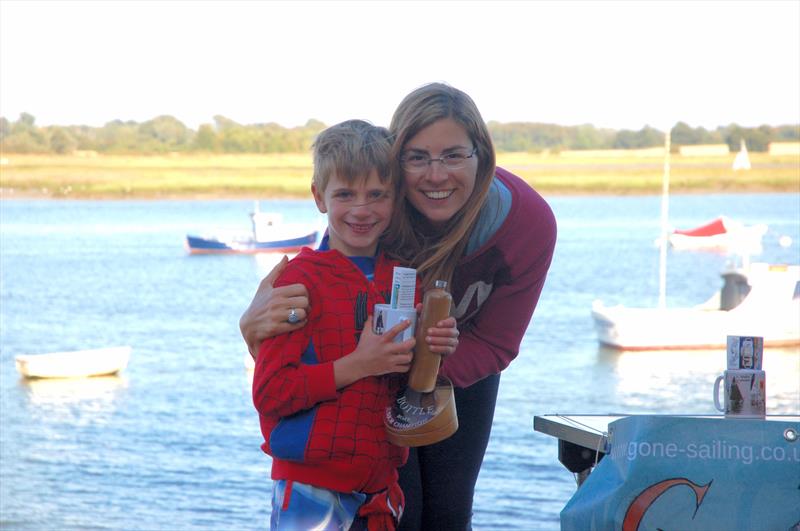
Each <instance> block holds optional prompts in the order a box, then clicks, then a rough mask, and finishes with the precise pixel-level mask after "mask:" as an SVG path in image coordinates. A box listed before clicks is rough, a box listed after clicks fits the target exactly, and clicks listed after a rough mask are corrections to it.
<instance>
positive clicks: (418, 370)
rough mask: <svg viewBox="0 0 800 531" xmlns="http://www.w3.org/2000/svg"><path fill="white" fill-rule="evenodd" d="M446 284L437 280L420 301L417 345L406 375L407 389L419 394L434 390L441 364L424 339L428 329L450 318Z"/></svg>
mask: <svg viewBox="0 0 800 531" xmlns="http://www.w3.org/2000/svg"><path fill="white" fill-rule="evenodd" d="M446 288H447V282H446V281H444V280H437V281H436V282H434V287H433V288H431V289H429V290H428V291H426V292H425V296H424V297H423V299H422V316H421V317H420V325H419V326H418V327H417V344H416V347H415V348H414V360H413V361H412V362H411V370H410V371H409V373H408V387H410V388H411V389H413V390H414V391H417V392H419V393H430V392H431V391H433V390H434V389H435V388H436V375H437V374H438V373H439V365H440V364H441V362H442V356H441V354H437V353H435V352H431V351H430V349H429V348H428V342H427V341H425V337H426V336H427V335H428V329H429V328H431V327H433V326H435V325H436V323H438V322H439V321H441V320H442V319H447V318H448V317H449V316H450V306H451V304H452V302H453V297H452V295H450V293H448V292H447V290H446Z"/></svg>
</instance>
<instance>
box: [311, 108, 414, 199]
mask: <svg viewBox="0 0 800 531" xmlns="http://www.w3.org/2000/svg"><path fill="white" fill-rule="evenodd" d="M311 147H312V150H313V157H314V174H313V177H312V180H313V183H314V185H315V186H316V187H317V189H318V190H320V191H321V192H324V191H325V188H326V187H327V186H328V182H329V181H330V178H331V176H332V175H337V176H338V177H339V179H342V180H343V181H345V182H346V183H348V184H353V182H355V181H356V180H357V179H367V178H368V177H369V174H370V172H372V170H375V171H376V172H377V173H378V178H379V179H380V181H381V183H386V182H389V181H391V180H392V179H393V175H392V172H391V165H390V156H391V149H392V144H391V142H390V140H389V131H388V130H387V129H386V128H384V127H378V126H376V125H372V124H371V123H369V122H366V121H364V120H347V121H345V122H342V123H339V124H336V125H332V126H330V127H328V128H327V129H325V130H324V131H322V132H321V133H320V134H319V136H317V138H316V140H314V143H313V144H312V146H311ZM394 181H395V183H394V184H395V187H394V188H395V189H397V188H399V187H400V179H398V178H394ZM393 192H394V195H395V197H396V195H397V193H396V192H397V190H393Z"/></svg>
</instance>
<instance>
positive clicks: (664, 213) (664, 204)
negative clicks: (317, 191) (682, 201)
mask: <svg viewBox="0 0 800 531" xmlns="http://www.w3.org/2000/svg"><path fill="white" fill-rule="evenodd" d="M671 135H672V128H671V127H667V132H666V134H665V135H664V177H663V178H662V180H661V240H660V241H661V248H660V254H659V261H658V307H659V308H666V306H667V246H668V239H669V235H668V234H667V231H668V230H669V229H668V226H667V225H668V223H669V150H670V136H671Z"/></svg>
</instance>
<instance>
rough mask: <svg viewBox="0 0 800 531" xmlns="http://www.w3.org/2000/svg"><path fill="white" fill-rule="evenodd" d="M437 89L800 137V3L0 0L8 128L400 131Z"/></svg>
mask: <svg viewBox="0 0 800 531" xmlns="http://www.w3.org/2000/svg"><path fill="white" fill-rule="evenodd" d="M432 81H442V82H445V83H448V84H450V85H453V86H455V87H457V88H459V89H462V90H464V91H465V92H467V93H468V94H469V95H470V96H471V97H472V98H473V100H474V101H475V102H476V104H477V105H478V107H479V109H480V110H481V114H482V116H483V118H484V120H486V121H499V122H517V121H519V122H544V123H554V124H559V125H579V124H593V125H594V126H596V127H604V128H606V127H607V128H612V129H632V130H639V129H641V128H642V127H644V126H645V125H649V126H651V127H655V128H657V129H660V130H665V129H666V128H667V127H671V126H672V125H674V124H675V123H677V122H678V121H683V122H685V123H688V124H689V125H690V126H692V127H705V128H707V129H714V128H716V127H718V126H721V125H728V124H731V123H737V124H739V125H742V126H745V127H755V126H759V125H763V124H768V125H783V124H798V123H800V0H780V1H772V2H771V1H745V0H738V1H725V0H715V1H710V2H704V1H691V2H690V1H682V0H669V1H665V2H659V1H647V0H644V1H637V2H635V1H632V0H628V1H622V2H611V1H603V0H594V1H590V2H583V1H577V0H576V1H562V2H548V1H512V2H505V1H497V2H485V1H478V0H475V1H432V2H415V1H409V2H394V1H388V0H387V1H375V2H367V1H356V2H344V1H335V0H330V1H324V2H315V1H298V2H281V1H256V0H251V1H245V2H216V1H210V0H209V1H192V0H181V1H175V2H170V1H159V2H156V1H148V0H137V1H134V2H126V1H122V0H109V1H103V2H101V1H89V2H77V1H71V0H58V1H55V2H48V1H29V0H28V1H17V0H0V115H2V116H4V117H6V118H7V119H9V120H10V121H15V120H16V119H18V118H19V115H20V113H22V112H27V113H29V114H31V115H33V116H34V117H35V118H36V124H37V125H40V126H43V125H90V126H95V127H99V126H102V125H103V124H105V123H107V122H109V121H112V120H117V119H119V120H123V121H127V120H133V121H136V122H143V121H146V120H150V119H152V118H155V117H157V116H159V115H164V114H166V115H171V116H174V117H175V118H177V119H179V120H181V121H182V122H183V123H184V124H186V125H187V126H188V127H191V128H192V129H196V128H197V127H198V126H199V125H200V124H203V123H213V121H214V116H216V115H222V116H225V117H227V118H229V119H232V120H234V121H236V122H238V123H240V124H255V123H267V122H276V123H279V124H281V125H283V126H285V127H295V126H299V125H303V124H305V123H306V122H307V121H308V120H309V119H316V120H320V121H322V122H324V123H325V124H327V125H332V124H334V123H336V122H339V121H342V120H346V119H350V118H362V119H366V120H369V121H371V122H373V123H375V124H378V125H388V124H389V121H390V120H391V115H392V112H393V111H394V109H395V107H396V106H397V105H398V104H399V103H400V101H401V100H402V98H403V97H404V96H405V95H406V94H408V93H409V92H410V91H411V90H413V89H415V88H417V87H419V86H421V85H423V84H425V83H429V82H432Z"/></svg>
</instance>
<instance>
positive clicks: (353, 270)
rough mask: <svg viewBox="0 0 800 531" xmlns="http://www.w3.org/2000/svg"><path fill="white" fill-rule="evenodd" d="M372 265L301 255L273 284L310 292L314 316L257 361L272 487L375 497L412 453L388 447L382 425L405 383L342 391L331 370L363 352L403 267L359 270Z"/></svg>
mask: <svg viewBox="0 0 800 531" xmlns="http://www.w3.org/2000/svg"><path fill="white" fill-rule="evenodd" d="M365 260H366V261H368V262H369V261H372V260H373V259H370V258H366V259H364V258H359V259H358V264H356V263H354V261H352V260H351V259H348V258H347V257H345V256H344V255H343V254H341V253H340V252H339V251H336V250H324V251H319V250H318V251H314V250H311V249H309V248H303V249H302V250H301V251H300V253H299V254H298V255H297V256H296V257H295V258H294V259H293V260H291V261H290V262H289V263H288V264H287V266H286V268H285V269H284V271H283V273H282V274H281V276H280V278H279V279H278V280H277V281H276V282H275V286H284V285H289V284H295V283H301V284H303V285H305V287H306V289H307V290H308V294H309V303H310V309H309V312H310V313H309V316H308V323H307V324H306V325H305V326H303V327H302V328H300V329H298V330H295V331H293V332H290V333H288V334H282V335H279V336H276V337H274V338H270V339H267V340H265V341H264V342H263V343H262V344H261V348H260V350H259V353H258V359H257V360H256V366H255V374H254V377H253V401H254V403H255V407H256V409H257V410H258V412H259V416H260V420H261V432H262V434H263V435H264V441H265V442H264V444H263V445H262V446H261V447H262V449H263V450H264V452H266V453H267V454H269V455H270V456H272V478H273V479H287V480H294V481H299V482H302V483H307V484H310V485H315V486H319V487H324V488H328V489H331V490H335V491H339V492H351V491H358V492H364V493H367V494H370V493H376V492H379V491H381V490H384V489H386V488H387V487H389V486H391V485H393V484H395V483H396V481H397V468H398V467H399V466H401V465H403V464H404V463H405V461H406V459H407V457H408V449H407V448H401V447H398V446H395V445H393V444H391V443H390V442H389V441H388V440H387V439H386V432H385V428H384V425H383V414H384V410H385V408H386V406H388V405H389V404H390V403H391V401H392V400H393V398H394V396H395V394H396V393H397V391H398V390H399V388H400V385H401V383H402V380H401V377H400V375H397V374H395V375H384V376H370V377H367V378H362V379H361V380H358V381H357V382H354V383H352V384H350V385H348V386H346V387H344V388H342V389H339V390H337V389H336V384H335V381H334V373H333V362H334V361H335V360H337V359H339V358H341V357H343V356H345V355H347V354H349V353H351V352H353V351H354V350H355V349H356V346H357V344H358V339H359V337H360V334H361V331H362V330H363V328H364V323H365V321H366V320H367V317H368V315H371V314H372V310H373V307H374V305H375V304H376V303H386V302H388V301H389V296H390V292H391V281H392V273H393V267H394V266H395V265H398V264H397V263H396V262H393V261H390V260H388V259H387V258H385V257H384V255H383V253H379V254H378V256H377V258H375V259H374V263H373V264H368V265H367V266H366V269H365V270H362V269H361V267H364V264H363V261H365ZM373 266H374V274H372V275H370V277H372V278H368V276H367V275H369V274H370V272H371V271H370V270H372V269H373ZM365 272H366V274H365ZM417 298H419V292H418V293H417Z"/></svg>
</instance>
